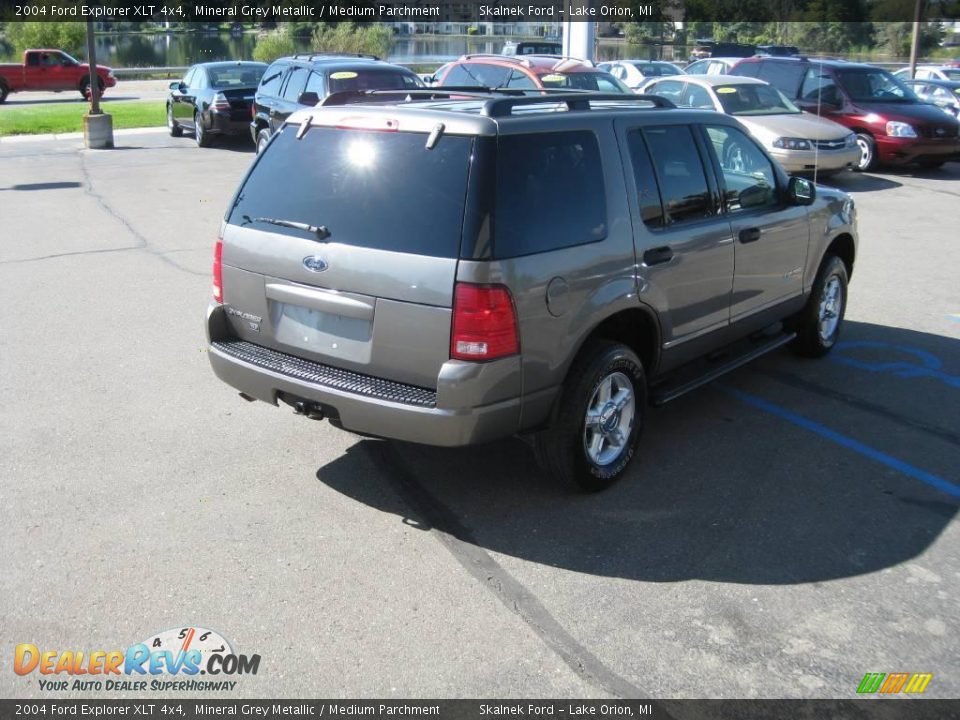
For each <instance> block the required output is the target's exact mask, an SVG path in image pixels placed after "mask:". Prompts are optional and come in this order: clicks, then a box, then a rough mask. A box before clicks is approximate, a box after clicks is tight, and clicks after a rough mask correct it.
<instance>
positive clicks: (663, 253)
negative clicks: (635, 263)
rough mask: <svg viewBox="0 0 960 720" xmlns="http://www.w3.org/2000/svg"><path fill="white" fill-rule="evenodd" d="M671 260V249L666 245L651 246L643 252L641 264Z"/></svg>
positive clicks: (648, 264) (653, 263)
mask: <svg viewBox="0 0 960 720" xmlns="http://www.w3.org/2000/svg"><path fill="white" fill-rule="evenodd" d="M671 260H673V250H671V249H670V248H669V247H667V246H664V247H658V248H653V249H652V250H647V251H646V252H645V253H644V254H643V264H644V265H647V266H650V265H659V264H661V263H665V262H670V261H671Z"/></svg>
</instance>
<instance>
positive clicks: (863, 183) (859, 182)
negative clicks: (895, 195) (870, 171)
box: [817, 171, 902, 192]
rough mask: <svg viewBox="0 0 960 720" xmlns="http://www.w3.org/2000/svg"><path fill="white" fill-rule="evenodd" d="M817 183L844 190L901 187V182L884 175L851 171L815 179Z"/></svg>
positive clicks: (858, 190) (859, 190)
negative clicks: (878, 175)
mask: <svg viewBox="0 0 960 720" xmlns="http://www.w3.org/2000/svg"><path fill="white" fill-rule="evenodd" d="M817 184H819V185H825V186H827V187H834V188H837V189H838V190H843V191H844V192H875V191H877V190H893V189H894V188H898V187H902V183H898V182H895V181H894V180H890V179H888V178H885V177H877V176H876V175H866V174H864V173H855V172H852V171H847V172H842V173H837V174H836V175H831V176H830V177H828V178H823V179H822V180H817Z"/></svg>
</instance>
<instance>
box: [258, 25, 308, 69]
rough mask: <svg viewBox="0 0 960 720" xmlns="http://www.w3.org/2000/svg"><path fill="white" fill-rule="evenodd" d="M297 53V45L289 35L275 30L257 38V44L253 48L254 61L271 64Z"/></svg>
mask: <svg viewBox="0 0 960 720" xmlns="http://www.w3.org/2000/svg"><path fill="white" fill-rule="evenodd" d="M296 52H297V45H296V43H295V42H294V41H293V38H292V37H290V35H289V33H286V32H284V31H283V30H275V31H273V32H269V33H265V34H263V35H261V36H260V37H258V38H257V44H256V46H254V48H253V59H254V60H258V61H260V62H266V63H269V62H273V61H274V60H276V59H277V58H280V57H285V56H287V55H293V54H294V53H296Z"/></svg>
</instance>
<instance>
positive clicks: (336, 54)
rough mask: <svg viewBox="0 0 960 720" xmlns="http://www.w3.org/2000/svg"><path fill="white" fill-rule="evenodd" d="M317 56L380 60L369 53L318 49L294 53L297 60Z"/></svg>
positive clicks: (310, 58) (311, 58)
mask: <svg viewBox="0 0 960 720" xmlns="http://www.w3.org/2000/svg"><path fill="white" fill-rule="evenodd" d="M317 57H331V58H366V59H368V60H379V59H380V58H379V57H377V56H376V55H367V54H365V53H342V52H324V51H322V50H317V51H316V52H305V53H296V54H294V55H293V58H294V59H296V60H303V59H306V60H313V59H314V58H317Z"/></svg>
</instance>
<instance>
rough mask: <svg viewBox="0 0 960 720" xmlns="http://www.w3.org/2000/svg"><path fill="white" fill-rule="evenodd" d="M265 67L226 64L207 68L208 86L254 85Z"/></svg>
mask: <svg viewBox="0 0 960 720" xmlns="http://www.w3.org/2000/svg"><path fill="white" fill-rule="evenodd" d="M265 69H266V68H264V67H263V66H258V65H227V66H224V67H211V68H208V69H207V74H208V76H209V78H210V86H211V87H215V88H231V87H237V88H239V87H255V86H256V85H257V83H259V82H260V78H261V77H262V76H263V71H264V70H265Z"/></svg>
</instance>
